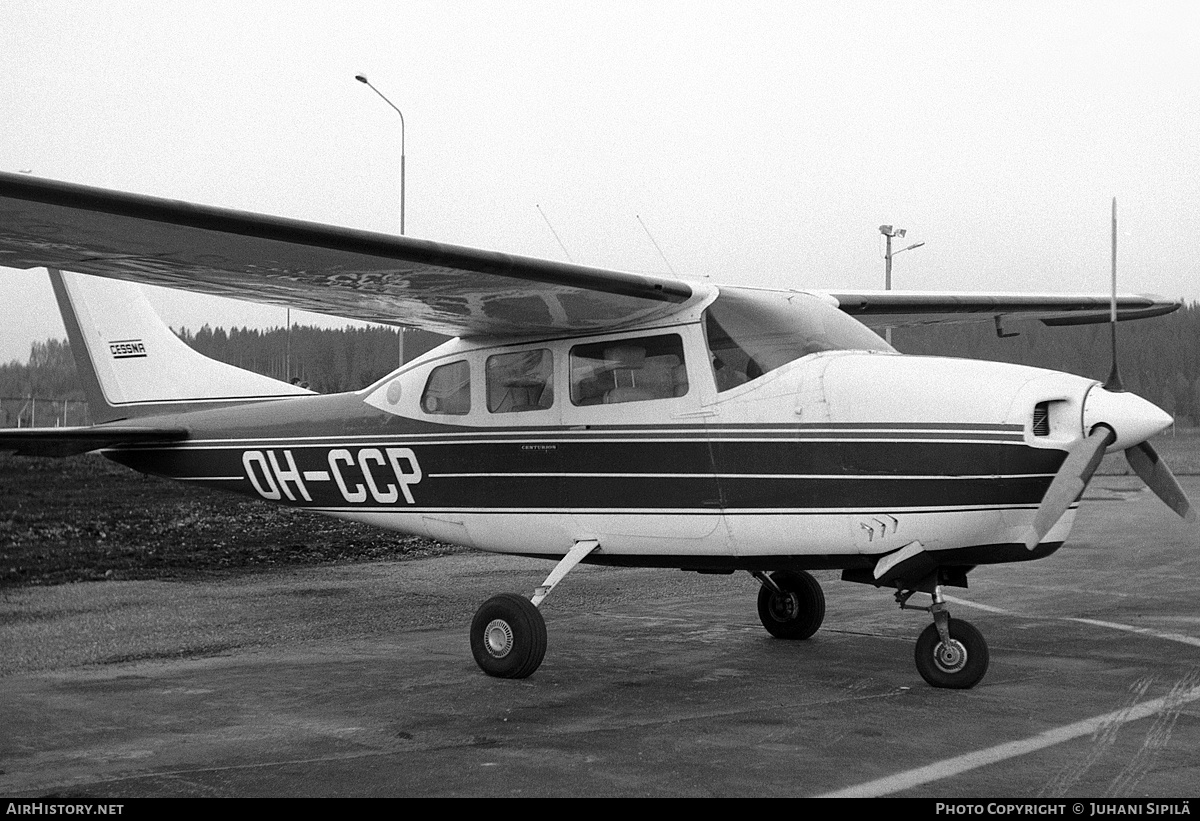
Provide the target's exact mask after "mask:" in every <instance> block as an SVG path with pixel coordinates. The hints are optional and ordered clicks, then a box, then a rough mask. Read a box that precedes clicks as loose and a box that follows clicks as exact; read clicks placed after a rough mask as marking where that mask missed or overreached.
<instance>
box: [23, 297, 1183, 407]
mask: <svg viewBox="0 0 1200 821" xmlns="http://www.w3.org/2000/svg"><path fill="white" fill-rule="evenodd" d="M1003 331H1004V333H1005V334H1011V333H1014V332H1015V333H1016V334H1017V335H1015V336H1005V337H1003V338H1002V337H1000V336H999V335H998V334H997V332H996V329H995V327H994V326H993V325H992V323H989V322H974V323H965V324H961V325H936V326H929V327H920V328H900V329H897V330H896V331H895V332H894V334H893V344H894V345H895V347H896V348H897V349H899V350H901V351H903V352H905V353H912V354H925V355H932V356H957V357H963V358H966V359H987V360H993V361H998V362H1012V363H1017V364H1022V365H1032V366H1035V367H1042V368H1050V369H1052V370H1057V371H1066V372H1068V373H1075V374H1079V375H1081V376H1087V377H1091V378H1094V379H1098V380H1101V381H1104V380H1105V379H1107V377H1108V373H1109V369H1110V367H1111V364H1110V363H1111V359H1110V357H1111V355H1110V348H1111V345H1110V341H1109V334H1110V331H1109V326H1108V325H1107V324H1098V325H1081V326H1068V327H1048V326H1046V325H1043V324H1042V323H1041V322H1038V321H1036V320H1032V321H1023V322H1016V323H1010V324H1008V325H1005V326H1003ZM178 333H179V336H180V338H181V339H183V341H184V342H186V343H187V344H188V345H190V346H191V347H192V348H194V349H195V350H196V351H198V352H200V353H202V354H204V355H205V356H208V357H211V358H213V359H217V360H220V361H222V362H228V363H229V364H232V365H236V366H238V367H240V368H246V369H247V370H251V371H255V372H257V373H262V374H266V375H267V376H271V377H274V378H276V379H283V380H285V381H291V380H297V381H300V382H306V383H308V386H309V387H310V388H312V389H313V390H315V391H318V392H320V393H334V392H338V391H347V390H358V389H359V388H363V387H366V386H367V385H370V384H371V383H373V382H375V381H376V380H378V379H381V378H382V377H384V376H386V375H387V374H388V373H390V372H391V371H392V370H394V369H395V368H396V366H397V365H398V364H399V361H400V346H401V342H400V335H399V333H398V331H397V330H396V329H394V328H382V327H366V328H354V327H345V328H340V329H329V328H316V327H311V326H301V325H295V326H293V327H292V330H291V334H290V339H289V334H288V331H287V329H286V328H274V329H270V330H265V331H264V330H257V329H251V328H232V329H229V330H226V329H224V328H212V327H210V326H208V325H205V326H203V327H202V328H200V329H199V330H198V331H195V332H193V331H190V330H188V329H186V328H184V329H182V330H180V331H179V332H178ZM445 339H446V337H443V336H440V335H438V334H433V333H429V332H427V331H419V330H406V331H405V332H404V334H403V340H404V342H403V346H404V347H403V351H404V361H406V362H408V361H411V360H413V359H415V358H416V357H418V356H420V355H421V354H423V353H425V352H426V351H428V350H430V349H432V348H434V347H436V346H437V345H439V344H441V343H442V342H443V341H445ZM1118 352H1119V362H1120V370H1121V378H1122V381H1123V382H1124V384H1125V387H1126V389H1127V390H1130V391H1133V392H1134V393H1137V394H1139V395H1141V396H1144V397H1145V398H1146V399H1149V400H1150V401H1151V402H1154V403H1155V404H1157V405H1158V406H1160V407H1161V408H1163V409H1164V410H1166V411H1167V412H1168V413H1171V414H1172V415H1174V416H1175V417H1176V423H1177V424H1178V425H1180V426H1181V427H1194V426H1200V303H1192V304H1190V305H1185V306H1184V307H1183V308H1181V309H1180V310H1178V311H1176V312H1175V313H1172V314H1168V315H1167V316H1165V317H1158V318H1156V319H1148V320H1144V321H1139V322H1122V323H1119V325H1118ZM29 397H41V398H43V399H46V400H53V401H55V402H59V403H61V402H63V401H64V400H83V398H84V396H83V390H82V388H81V386H80V383H79V379H78V376H77V375H76V372H75V360H74V358H73V357H72V356H71V351H70V346H69V345H68V343H67V342H66V340H53V339H51V340H47V341H45V342H36V343H34V345H33V348H32V350H31V351H30V356H29V361H28V362H25V363H20V362H16V361H13V362H10V363H8V364H0V426H12V425H15V424H17V422H16V419H17V418H18V416H20V417H21V418H22V420H23V421H22V424H29V421H30V420H29V414H28V411H29V407H28V405H29V402H28V398H29ZM22 408H24V410H22ZM60 411H63V412H64V413H65V410H64V408H63V407H62V406H60ZM39 413H41V411H39ZM60 415H61V414H60ZM45 418H54V416H53V413H51V414H50V415H49V416H43V419H45ZM62 418H64V419H65V418H67V416H65V415H63V417H62ZM67 423H68V424H82V422H79V421H70V422H67ZM38 424H42V422H41V421H39V422H38Z"/></svg>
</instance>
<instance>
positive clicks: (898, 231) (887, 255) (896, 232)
mask: <svg viewBox="0 0 1200 821" xmlns="http://www.w3.org/2000/svg"><path fill="white" fill-rule="evenodd" d="M879 233H881V234H883V235H884V236H885V237H887V250H886V251H884V253H883V260H884V266H883V289H884V290H885V291H890V290H892V257H894V256H896V254H902V253H904V252H905V251H911V250H912V249H914V248H920V247H921V246H922V245H924V244H925V243H924V242H917V243H914V244H912V245H910V246H908V247H907V248H901V249H900V250H899V251H896V252H895V253H893V252H892V237H900V238H902V239H903V237H904V235H905V234H906V233H908V232H907V231H906V230H905V229H904V228H893V227H892V226H890V225H881V226H879ZM884 338H885V339H886V340H887V343H888V344H889V345H891V344H892V329H891V328H887V329H885V330H884Z"/></svg>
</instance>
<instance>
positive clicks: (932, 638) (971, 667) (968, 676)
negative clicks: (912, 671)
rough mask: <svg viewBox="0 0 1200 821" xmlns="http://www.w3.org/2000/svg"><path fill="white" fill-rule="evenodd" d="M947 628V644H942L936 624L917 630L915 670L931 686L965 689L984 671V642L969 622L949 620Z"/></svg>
mask: <svg viewBox="0 0 1200 821" xmlns="http://www.w3.org/2000/svg"><path fill="white" fill-rule="evenodd" d="M949 629H950V643H951V646H950V647H945V646H944V645H943V644H942V639H941V637H940V636H939V635H938V631H937V626H936V625H933V624H931V625H929V626H928V627H926V628H925V629H924V630H923V631H922V632H921V635H920V637H919V638H918V639H917V646H916V649H915V650H914V652H913V655H914V656H915V658H916V661H917V671H918V672H919V673H920V674H921V678H923V679H925V680H926V681H927V682H929V683H930V684H931V685H933V686H934V687H948V688H951V689H955V690H966V689H969V688H971V687H974V686H975V685H976V684H978V683H979V681H980V679H982V678H983V674H984V673H986V672H987V668H988V647H987V642H986V641H984V640H983V634H982V633H980V632H979V631H978V630H976V629H975V626H974V625H972V624H971V623H970V622H965V621H961V620H959V619H950V624H949Z"/></svg>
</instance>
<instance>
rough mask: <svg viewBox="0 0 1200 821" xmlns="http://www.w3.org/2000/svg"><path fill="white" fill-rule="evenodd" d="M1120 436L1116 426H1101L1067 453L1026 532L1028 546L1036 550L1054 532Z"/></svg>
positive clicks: (1026, 545) (1026, 544)
mask: <svg viewBox="0 0 1200 821" xmlns="http://www.w3.org/2000/svg"><path fill="white" fill-rule="evenodd" d="M1116 438H1117V434H1116V432H1115V431H1113V429H1112V428H1110V427H1106V426H1104V425H1097V426H1096V427H1095V428H1093V429H1092V432H1091V434H1089V435H1088V437H1087V438H1086V439H1084V440H1082V441H1081V442H1080V443H1079V444H1078V445H1076V446H1075V448H1074V449H1073V450H1072V451H1071V452H1070V454H1068V455H1067V458H1066V459H1064V460H1063V463H1062V466H1061V467H1059V469H1058V473H1056V474H1054V481H1052V482H1051V483H1050V487H1049V488H1047V489H1046V495H1045V496H1043V497H1042V503H1041V504H1040V505H1038V509H1037V513H1035V514H1034V516H1033V523H1032V524H1031V525H1030V526H1029V530H1028V531H1026V533H1025V547H1027V548H1028V549H1030V550H1033V549H1034V548H1035V547H1037V546H1038V543H1039V542H1041V541H1042V539H1044V538H1045V537H1046V534H1047V533H1049V532H1050V528H1052V527H1054V525H1056V524H1058V520H1059V519H1061V518H1062V516H1063V514H1064V513H1066V512H1067V508H1069V507H1070V506H1071V505H1072V504H1074V503H1075V500H1076V499H1078V498H1079V497H1080V496H1081V495H1082V494H1083V490H1084V488H1086V487H1087V483H1088V482H1089V481H1090V480H1091V478H1092V474H1093V473H1095V472H1096V468H1098V467H1100V460H1102V459H1103V458H1104V451H1105V449H1106V448H1107V447H1108V446H1109V445H1110V444H1112V443H1113V442H1114V441H1115V440H1116Z"/></svg>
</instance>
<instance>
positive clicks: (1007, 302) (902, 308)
mask: <svg viewBox="0 0 1200 821" xmlns="http://www.w3.org/2000/svg"><path fill="white" fill-rule="evenodd" d="M823 293H825V294H826V295H827V296H830V297H832V298H833V299H835V300H836V301H837V303H838V307H839V308H841V309H842V310H843V311H844V312H846V313H848V314H850V315H851V316H853V317H854V318H855V319H857V320H859V321H860V322H862V323H863V324H865V325H867V326H868V327H870V328H874V329H876V330H880V329H883V328H902V327H908V326H914V325H938V324H947V323H963V322H983V321H994V322H995V323H996V326H997V329H998V330H999V329H1001V323H1002V322H1004V321H1005V320H1008V319H1012V320H1029V319H1035V320H1041V321H1042V322H1043V323H1045V324H1047V325H1090V324H1093V323H1098V322H1108V321H1110V317H1111V300H1112V297H1111V296H1110V295H1109V294H1013V293H990V294H988V293H968V292H958V293H955V292H941V293H938V292H927V291H828V292H823ZM1179 307H1180V303H1179V302H1178V301H1176V300H1168V299H1163V298H1162V297H1158V296H1147V295H1141V294H1118V295H1117V319H1118V321H1125V320H1129V319H1148V318H1150V317H1154V316H1162V315H1163V314H1169V313H1171V312H1172V311H1174V310H1176V309H1178V308H1179Z"/></svg>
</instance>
